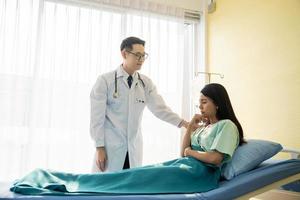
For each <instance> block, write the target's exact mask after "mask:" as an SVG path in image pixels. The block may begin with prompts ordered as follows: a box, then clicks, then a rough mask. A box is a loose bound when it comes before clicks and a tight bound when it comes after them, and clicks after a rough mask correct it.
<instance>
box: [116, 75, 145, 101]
mask: <svg viewBox="0 0 300 200" xmlns="http://www.w3.org/2000/svg"><path fill="white" fill-rule="evenodd" d="M137 75H138V79H139V81H141V83H142V85H143V88H145V87H146V86H145V83H144V81H143V80H142V79H141V76H140V74H139V73H138V72H137ZM118 97H119V94H118V79H117V71H115V92H114V93H113V98H118Z"/></svg>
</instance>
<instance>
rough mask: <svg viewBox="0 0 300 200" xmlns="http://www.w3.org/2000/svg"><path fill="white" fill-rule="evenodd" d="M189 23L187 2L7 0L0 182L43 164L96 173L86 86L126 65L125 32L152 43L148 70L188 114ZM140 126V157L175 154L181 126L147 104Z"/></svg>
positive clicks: (0, 29)
mask: <svg viewBox="0 0 300 200" xmlns="http://www.w3.org/2000/svg"><path fill="white" fill-rule="evenodd" d="M184 29H185V26H184V21H183V11H182V10H181V9H178V8H173V7H169V6H165V5H160V4H155V3H150V2H148V1H139V0H124V1H122V0H118V1H116V0H115V1H108V0H106V1H100V0H98V1H96V0H95V1H92V0H81V1H75V0H69V1H44V0H1V1H0V163H1V164H0V181H5V180H13V179H16V178H19V177H20V176H23V175H24V174H26V173H28V172H29V171H31V170H33V169H35V168H38V167H39V168H50V169H54V170H59V171H66V172H75V173H87V172H90V169H91V165H92V157H93V153H94V146H93V142H92V140H91V139H90V135H89V117H90V113H89V111H90V105H89V93H90V90H91V88H92V85H93V84H94V82H95V81H96V78H97V76H98V75H99V74H101V73H104V72H108V71H110V70H114V69H115V68H116V67H117V66H118V65H119V64H120V63H121V61H122V60H121V55H120V50H119V45H120V43H121V41H122V39H124V38H125V37H127V36H137V37H141V38H143V39H144V40H146V51H147V52H148V53H149V55H150V57H149V59H148V60H147V61H146V62H145V64H144V66H143V69H142V73H144V74H146V75H148V76H149V77H151V78H152V80H153V82H154V83H155V84H156V85H157V88H158V90H159V92H160V93H161V94H162V96H163V97H164V99H165V101H166V102H167V104H168V105H169V106H170V107H171V108H172V109H173V110H174V111H175V112H176V113H178V114H179V115H182V113H185V114H184V115H185V117H187V116H189V111H187V109H188V106H185V107H183V106H182V104H183V103H184V102H188V101H189V100H183V98H182V97H183V94H184V93H183V88H186V87H189V84H190V82H189V81H186V80H189V78H188V77H189V76H190V74H191V73H190V70H188V71H187V72H188V73H186V71H185V70H187V69H188V68H189V67H190V66H186V65H185V62H184V57H185V55H187V54H189V53H190V52H189V49H185V45H184V41H185V39H184V38H185V37H184V34H185V32H184ZM187 74H188V75H187ZM184 76H185V78H184ZM185 94H186V93H185ZM184 99H189V97H188V94H186V95H185V96H184ZM183 109H185V110H183ZM143 133H144V146H145V149H144V152H145V154H144V164H149V163H156V162H160V161H164V160H169V159H172V158H175V157H177V156H178V152H179V146H180V130H179V129H177V128H176V127H173V126H171V125H169V124H167V123H165V122H162V121H160V120H158V119H156V118H155V117H153V115H152V114H151V113H150V112H149V111H148V110H146V111H145V113H144V118H143Z"/></svg>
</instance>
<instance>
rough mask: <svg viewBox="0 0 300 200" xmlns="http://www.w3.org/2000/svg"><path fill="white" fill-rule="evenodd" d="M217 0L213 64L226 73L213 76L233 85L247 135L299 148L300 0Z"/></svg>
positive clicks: (211, 36) (211, 30)
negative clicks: (220, 75) (220, 76)
mask: <svg viewBox="0 0 300 200" xmlns="http://www.w3.org/2000/svg"><path fill="white" fill-rule="evenodd" d="M216 2H217V4H216V5H217V7H216V11H215V12H213V13H210V14H209V16H208V70H209V71H211V72H218V73H223V74H224V79H220V78H218V77H214V78H213V79H212V81H213V82H220V83H222V84H224V85H225V86H226V88H227V89H228V92H229V95H230V96H231V100H232V103H233V105H234V108H235V111H236V114H237V116H238V118H239V119H240V121H241V123H242V125H243V128H244V132H245V135H246V137H247V138H260V139H267V140H272V141H277V142H280V143H281V144H283V145H284V146H288V147H292V148H298V149H300V103H299V102H300V0H264V1H262V0H217V1H216ZM280 156H282V157H285V156H284V155H280Z"/></svg>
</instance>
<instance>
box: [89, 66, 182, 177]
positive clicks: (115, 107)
mask: <svg viewBox="0 0 300 200" xmlns="http://www.w3.org/2000/svg"><path fill="white" fill-rule="evenodd" d="M116 71H117V91H118V97H117V98H114V97H113V94H114V92H115V72H116ZM127 77H128V74H127V73H126V72H125V71H124V69H123V68H122V66H120V67H119V68H117V70H115V71H112V72H109V73H106V74H103V75H101V76H99V77H98V79H97V81H96V83H95V85H94V87H93V89H92V91H91V95H90V99H91V121H90V133H91V137H92V139H93V140H94V141H95V146H96V147H99V146H105V150H106V154H107V159H108V160H107V170H106V171H118V170H121V169H122V168H123V164H124V160H125V156H126V152H128V154H129V162H130V167H137V166H141V165H142V158H143V137H142V134H141V119H142V114H143V111H144V108H145V106H146V105H147V106H148V108H149V110H150V111H151V112H152V113H153V114H154V115H155V116H156V117H158V118H160V119H161V120H164V121H166V122H169V123H171V124H173V125H175V126H178V125H179V124H180V122H181V121H182V119H181V118H180V117H179V116H178V115H177V114H175V113H174V112H172V110H171V109H170V108H169V107H167V106H166V104H165V102H164V100H163V99H162V97H161V96H160V95H159V94H157V91H156V87H155V86H154V85H153V83H152V81H151V80H150V79H149V78H148V77H146V76H144V75H142V74H140V77H141V79H142V81H143V82H144V84H145V87H144V86H143V84H142V81H141V80H139V79H138V74H137V73H134V75H133V82H132V86H131V88H129V86H128V84H127ZM178 98H179V97H178ZM98 171H99V169H98V168H97V166H96V162H94V164H93V172H98Z"/></svg>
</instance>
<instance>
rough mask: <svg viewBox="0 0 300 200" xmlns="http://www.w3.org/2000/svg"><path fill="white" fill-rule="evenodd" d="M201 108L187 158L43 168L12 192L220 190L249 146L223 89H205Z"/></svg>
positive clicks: (185, 149) (188, 137)
mask: <svg viewBox="0 0 300 200" xmlns="http://www.w3.org/2000/svg"><path fill="white" fill-rule="evenodd" d="M199 108H200V111H201V113H200V114H196V115H195V116H194V117H193V119H192V120H191V122H190V124H189V127H188V129H187V131H186V133H185V135H184V138H183V144H182V151H181V154H182V158H179V159H175V160H171V161H168V162H164V163H161V164H157V165H150V166H145V167H137V168H132V169H127V170H123V171H119V172H112V173H101V174H68V173H62V172H53V171H47V170H41V169H38V170H35V171H33V172H31V173H30V174H29V175H27V176H25V177H24V178H23V179H21V180H19V181H17V182H16V183H15V184H14V185H13V187H12V188H11V191H14V192H17V193H22V194H31V195H37V194H53V195H58V194H59V195H71V194H78V193H80V194H83V193H84V194H88V193H93V194H95V193H102V194H105V193H110V194H151V193H193V192H205V191H208V190H212V189H215V188H216V187H218V182H219V179H220V168H221V166H222V164H224V163H225V162H227V161H228V160H230V159H231V157H232V155H233V153H234V150H235V149H236V147H237V146H238V145H240V144H242V143H243V142H244V138H243V130H242V127H241V125H240V123H239V122H238V120H237V118H236V116H235V114H234V111H233V109H232V106H231V103H230V99H229V96H228V94H227V92H226V90H225V88H224V87H223V86H222V85H220V84H215V83H214V84H208V85H206V86H205V87H204V88H203V89H202V90H201V97H200V106H199ZM166 148H167V147H166Z"/></svg>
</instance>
